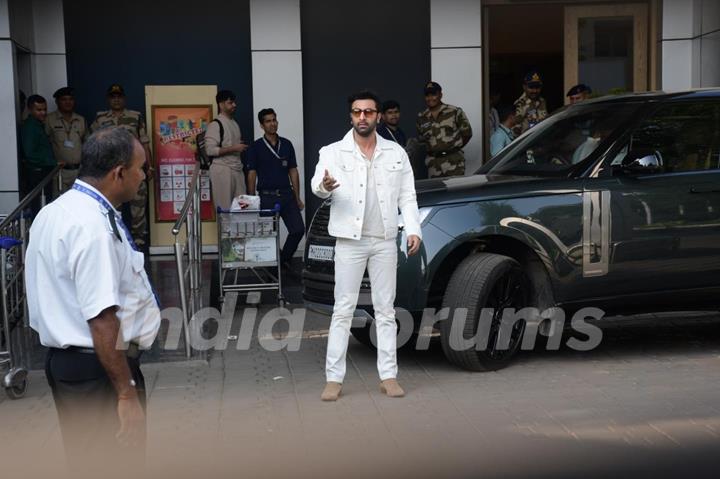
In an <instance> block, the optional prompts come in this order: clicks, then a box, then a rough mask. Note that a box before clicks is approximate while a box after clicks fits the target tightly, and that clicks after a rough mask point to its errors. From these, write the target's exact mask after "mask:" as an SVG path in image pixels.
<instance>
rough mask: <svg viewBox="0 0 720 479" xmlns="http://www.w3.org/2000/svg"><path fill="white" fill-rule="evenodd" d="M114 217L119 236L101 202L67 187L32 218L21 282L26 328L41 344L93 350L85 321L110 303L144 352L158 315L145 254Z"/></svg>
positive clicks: (124, 332)
mask: <svg viewBox="0 0 720 479" xmlns="http://www.w3.org/2000/svg"><path fill="white" fill-rule="evenodd" d="M78 182H79V183H80V184H82V185H83V186H85V187H86V188H88V189H90V190H93V191H95V192H96V193H98V195H100V196H101V197H103V198H104V196H103V195H102V194H101V193H100V192H99V191H98V190H96V189H95V188H93V187H92V186H90V185H89V184H87V183H85V182H82V181H80V180H78ZM106 201H107V199H106ZM107 203H108V204H110V203H109V202H107ZM115 216H116V219H117V222H118V230H119V232H120V239H118V238H117V236H116V235H115V234H114V233H113V230H112V227H111V226H110V221H109V219H108V216H107V210H106V209H105V207H104V206H102V204H101V203H100V202H98V201H97V200H96V199H94V198H92V197H91V196H89V195H87V194H85V193H82V192H80V191H77V190H70V191H68V192H67V193H65V194H63V195H62V196H60V197H59V198H58V199H57V200H55V201H53V202H52V203H50V204H49V205H47V206H46V207H44V208H43V209H42V210H41V211H40V213H39V214H38V215H37V217H36V218H35V220H34V221H33V224H32V227H31V228H30V241H29V244H28V249H27V253H26V261H25V268H26V270H25V285H26V291H27V301H28V310H29V314H30V326H31V327H32V328H33V329H34V330H36V331H37V332H38V333H39V335H40V342H41V343H42V344H43V345H44V346H48V347H54V348H66V347H68V346H78V347H87V348H91V347H93V340H92V335H91V333H90V327H89V325H88V321H89V320H90V319H93V318H95V317H97V316H98V315H99V314H100V313H101V312H102V311H103V310H104V309H107V308H109V307H112V306H116V307H117V311H116V314H117V317H118V319H119V320H120V323H121V329H122V337H123V340H124V341H125V342H131V341H132V342H135V343H138V344H139V345H140V346H141V347H142V348H148V347H150V345H151V344H152V342H153V341H154V340H155V336H156V335H157V332H158V329H159V327H160V310H159V308H158V305H157V302H156V300H155V296H154V294H153V291H152V287H151V285H150V281H149V280H148V277H147V274H146V272H145V268H144V257H143V254H142V253H139V252H137V251H135V250H134V249H133V248H132V246H131V245H130V244H129V243H128V240H127V238H126V237H125V234H124V233H123V230H122V227H121V226H120V224H119V222H120V214H119V213H118V212H117V211H115Z"/></svg>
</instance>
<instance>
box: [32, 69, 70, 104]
mask: <svg viewBox="0 0 720 479" xmlns="http://www.w3.org/2000/svg"><path fill="white" fill-rule="evenodd" d="M32 65H33V85H34V87H35V91H34V92H33V93H37V94H39V95H42V96H44V97H45V98H46V99H47V101H48V107H49V110H50V111H53V110H54V109H55V106H54V103H53V102H54V100H53V97H52V94H53V93H54V92H55V90H57V89H58V88H60V87H63V86H66V85H67V62H66V60H65V55H33V59H32Z"/></svg>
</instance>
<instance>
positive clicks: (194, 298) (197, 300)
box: [172, 163, 202, 359]
mask: <svg viewBox="0 0 720 479" xmlns="http://www.w3.org/2000/svg"><path fill="white" fill-rule="evenodd" d="M183 224H184V225H185V243H182V242H181V241H182V235H181V234H180V233H181V232H182V230H183ZM172 234H173V236H175V262H176V263H177V274H178V285H179V288H180V305H181V309H182V314H183V329H184V331H185V355H186V356H187V357H188V359H189V358H190V354H191V351H190V329H189V325H190V320H191V319H192V317H193V316H194V315H195V313H196V312H198V311H199V310H200V308H202V289H201V277H202V219H201V215H200V163H196V164H195V171H194V173H193V176H192V181H191V183H190V189H189V190H188V196H187V197H186V198H185V203H184V204H183V207H182V209H181V210H180V216H178V219H177V221H176V222H175V225H174V226H173V229H172ZM186 256H187V261H186V260H185V257H186Z"/></svg>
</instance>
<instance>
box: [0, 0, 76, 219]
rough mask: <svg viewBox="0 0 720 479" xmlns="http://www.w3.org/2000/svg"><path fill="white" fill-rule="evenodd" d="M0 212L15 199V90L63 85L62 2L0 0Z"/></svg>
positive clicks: (42, 90) (46, 91)
mask: <svg viewBox="0 0 720 479" xmlns="http://www.w3.org/2000/svg"><path fill="white" fill-rule="evenodd" d="M0 65H2V67H1V68H0V144H2V145H3V148H2V151H0V168H2V171H3V174H2V175H0V214H7V213H9V212H10V211H12V210H13V209H14V208H15V206H17V204H18V203H19V201H20V194H19V185H18V170H19V160H18V158H19V151H18V141H17V140H18V124H19V122H20V113H21V111H22V109H23V105H21V104H20V101H19V91H20V90H23V92H24V93H25V94H26V95H27V96H30V95H31V94H33V93H37V94H40V95H42V96H44V97H45V98H46V99H47V100H48V103H49V105H48V106H49V108H50V109H51V110H52V109H53V103H52V93H53V92H54V91H55V90H56V89H57V88H58V87H60V86H63V85H65V82H66V79H67V74H66V68H65V31H64V26H63V17H62V0H0Z"/></svg>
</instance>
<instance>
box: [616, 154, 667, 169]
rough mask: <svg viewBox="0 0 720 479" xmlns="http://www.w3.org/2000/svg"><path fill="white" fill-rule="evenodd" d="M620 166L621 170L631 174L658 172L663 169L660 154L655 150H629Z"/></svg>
mask: <svg viewBox="0 0 720 479" xmlns="http://www.w3.org/2000/svg"><path fill="white" fill-rule="evenodd" d="M620 167H621V169H622V171H624V172H626V173H632V174H652V173H659V172H660V171H662V169H663V160H662V155H661V154H660V152H659V151H657V150H655V151H648V150H635V151H630V152H629V153H628V154H627V156H626V157H625V159H624V160H623V162H622V164H621V165H620Z"/></svg>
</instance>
